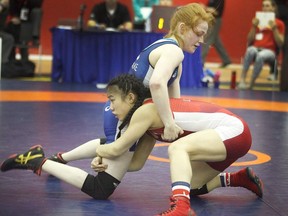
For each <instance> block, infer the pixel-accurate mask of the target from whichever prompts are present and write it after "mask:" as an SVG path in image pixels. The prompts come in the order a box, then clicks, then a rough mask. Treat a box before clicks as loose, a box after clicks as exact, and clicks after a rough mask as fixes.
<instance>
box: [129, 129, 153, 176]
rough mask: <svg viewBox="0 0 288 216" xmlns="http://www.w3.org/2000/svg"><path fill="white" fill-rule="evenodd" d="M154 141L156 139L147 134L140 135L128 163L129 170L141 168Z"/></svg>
mask: <svg viewBox="0 0 288 216" xmlns="http://www.w3.org/2000/svg"><path fill="white" fill-rule="evenodd" d="M155 143H156V140H155V139H154V138H153V137H151V136H149V135H147V134H144V135H143V137H141V139H140V140H139V142H138V144H137V147H136V150H135V152H134V155H133V158H132V160H131V163H130V165H129V168H128V171H129V172H134V171H138V170H140V169H142V167H143V166H144V164H145V162H146V160H147V158H148V156H149V155H150V153H151V151H152V149H153V147H154V145H155Z"/></svg>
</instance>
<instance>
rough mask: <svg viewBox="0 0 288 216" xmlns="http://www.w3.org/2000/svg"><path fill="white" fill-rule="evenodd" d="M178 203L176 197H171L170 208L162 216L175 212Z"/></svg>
mask: <svg viewBox="0 0 288 216" xmlns="http://www.w3.org/2000/svg"><path fill="white" fill-rule="evenodd" d="M176 202H177V199H175V198H174V197H170V208H169V209H168V210H166V211H164V212H162V213H161V214H160V215H161V216H165V215H166V214H169V213H171V212H173V211H174V209H175V207H176Z"/></svg>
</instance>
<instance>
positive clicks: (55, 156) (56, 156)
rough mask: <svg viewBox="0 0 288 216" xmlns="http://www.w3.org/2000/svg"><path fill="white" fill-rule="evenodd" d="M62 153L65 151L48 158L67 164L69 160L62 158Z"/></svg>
mask: <svg viewBox="0 0 288 216" xmlns="http://www.w3.org/2000/svg"><path fill="white" fill-rule="evenodd" d="M62 154H63V152H58V153H56V154H54V155H52V156H51V157H49V158H48V159H49V160H52V161H55V162H58V163H62V164H67V163H68V162H67V161H65V160H64V159H63V158H62Z"/></svg>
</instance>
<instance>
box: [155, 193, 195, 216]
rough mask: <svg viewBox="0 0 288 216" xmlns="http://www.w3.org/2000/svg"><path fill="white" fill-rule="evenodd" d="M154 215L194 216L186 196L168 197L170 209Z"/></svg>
mask: <svg viewBox="0 0 288 216" xmlns="http://www.w3.org/2000/svg"><path fill="white" fill-rule="evenodd" d="M156 216H196V213H195V212H194V211H193V210H192V209H191V208H190V200H189V199H188V198H186V197H170V209H168V210H167V211H165V212H162V213H160V214H157V215H156Z"/></svg>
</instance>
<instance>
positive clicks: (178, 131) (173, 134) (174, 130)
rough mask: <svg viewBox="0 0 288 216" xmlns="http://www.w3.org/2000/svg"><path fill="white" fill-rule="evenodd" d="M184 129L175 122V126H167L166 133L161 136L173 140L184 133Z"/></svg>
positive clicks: (166, 139) (169, 140)
mask: <svg viewBox="0 0 288 216" xmlns="http://www.w3.org/2000/svg"><path fill="white" fill-rule="evenodd" d="M183 133H184V131H183V130H182V128H180V127H179V126H178V125H176V124H174V125H173V127H169V128H168V127H165V128H164V133H163V134H162V135H161V138H162V139H163V140H165V141H168V142H171V141H174V140H176V139H177V138H178V137H179V135H182V134H183Z"/></svg>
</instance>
